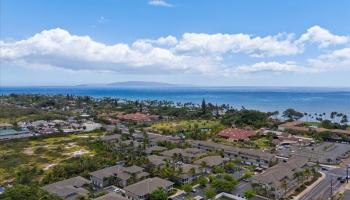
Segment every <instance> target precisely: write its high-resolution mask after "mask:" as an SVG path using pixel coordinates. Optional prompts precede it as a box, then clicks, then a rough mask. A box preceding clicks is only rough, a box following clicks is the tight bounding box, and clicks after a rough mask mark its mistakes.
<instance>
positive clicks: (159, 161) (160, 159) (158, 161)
mask: <svg viewBox="0 0 350 200" xmlns="http://www.w3.org/2000/svg"><path fill="white" fill-rule="evenodd" d="M147 159H148V160H149V162H150V163H151V164H153V165H155V166H159V165H163V164H165V161H164V160H165V159H166V158H165V157H164V156H157V155H150V156H147Z"/></svg>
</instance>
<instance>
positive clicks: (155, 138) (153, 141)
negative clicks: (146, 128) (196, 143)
mask: <svg viewBox="0 0 350 200" xmlns="http://www.w3.org/2000/svg"><path fill="white" fill-rule="evenodd" d="M147 134H148V139H149V146H156V145H158V144H159V143H160V142H172V143H176V144H177V143H179V142H180V141H181V138H180V137H176V136H170V135H159V134H155V133H147Z"/></svg>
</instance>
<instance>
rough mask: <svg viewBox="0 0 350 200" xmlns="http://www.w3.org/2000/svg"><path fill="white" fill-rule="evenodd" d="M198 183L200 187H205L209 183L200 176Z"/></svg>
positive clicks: (205, 178)
mask: <svg viewBox="0 0 350 200" xmlns="http://www.w3.org/2000/svg"><path fill="white" fill-rule="evenodd" d="M198 182H199V184H200V185H201V186H206V185H207V184H208V182H209V181H208V179H207V177H204V176H201V177H199V179H198Z"/></svg>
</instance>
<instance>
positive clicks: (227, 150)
mask: <svg viewBox="0 0 350 200" xmlns="http://www.w3.org/2000/svg"><path fill="white" fill-rule="evenodd" d="M188 142H189V143H190V144H191V146H192V147H195V148H199V149H202V150H206V151H222V152H223V154H224V157H226V158H229V159H232V160H240V161H241V162H242V163H243V164H247V165H254V166H257V167H262V168H268V167H269V166H270V165H272V164H274V163H275V162H277V158H276V157H275V156H274V155H273V154H270V153H267V152H264V151H261V150H256V149H247V148H236V147H233V146H229V145H224V144H218V143H215V142H210V141H196V140H190V141H188Z"/></svg>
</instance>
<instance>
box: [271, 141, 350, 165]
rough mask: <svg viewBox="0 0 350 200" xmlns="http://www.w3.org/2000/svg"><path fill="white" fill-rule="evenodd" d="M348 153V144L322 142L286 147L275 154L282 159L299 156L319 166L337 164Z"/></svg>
mask: <svg viewBox="0 0 350 200" xmlns="http://www.w3.org/2000/svg"><path fill="white" fill-rule="evenodd" d="M349 151H350V145H348V144H342V143H331V142H324V143H322V144H318V145H313V146H307V147H297V146H286V147H283V148H281V149H279V150H277V154H278V155H279V156H282V157H290V156H292V155H299V156H305V157H308V158H310V160H311V161H313V162H319V163H321V164H337V163H338V162H339V161H340V160H341V159H342V158H343V156H344V155H345V154H346V153H347V152H349Z"/></svg>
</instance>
